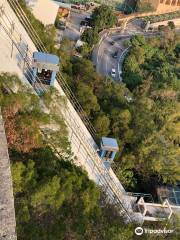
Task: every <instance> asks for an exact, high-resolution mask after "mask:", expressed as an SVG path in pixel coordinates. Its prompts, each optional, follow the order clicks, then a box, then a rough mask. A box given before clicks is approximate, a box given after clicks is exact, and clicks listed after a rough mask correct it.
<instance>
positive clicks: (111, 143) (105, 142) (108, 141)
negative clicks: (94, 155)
mask: <svg viewBox="0 0 180 240" xmlns="http://www.w3.org/2000/svg"><path fill="white" fill-rule="evenodd" d="M101 145H102V147H103V148H107V149H112V150H115V151H118V150H119V147H118V143H117V140H116V139H115V138H107V137H102V141H101Z"/></svg>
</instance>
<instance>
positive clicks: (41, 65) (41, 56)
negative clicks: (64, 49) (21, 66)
mask: <svg viewBox="0 0 180 240" xmlns="http://www.w3.org/2000/svg"><path fill="white" fill-rule="evenodd" d="M33 60H34V62H33V67H37V68H38V69H48V70H52V71H58V70H59V58H58V57H57V56H56V55H53V54H48V53H43V52H34V53H33Z"/></svg>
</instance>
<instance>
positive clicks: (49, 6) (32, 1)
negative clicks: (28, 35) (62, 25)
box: [26, 0, 59, 25]
mask: <svg viewBox="0 0 180 240" xmlns="http://www.w3.org/2000/svg"><path fill="white" fill-rule="evenodd" d="M26 5H27V6H28V7H30V8H31V10H32V13H33V15H34V16H35V17H36V18H37V19H38V20H39V21H41V22H42V23H43V24H44V25H49V24H54V23H55V20H56V16H57V13H58V9H59V6H58V5H57V4H56V3H55V2H53V1H52V0H26Z"/></svg>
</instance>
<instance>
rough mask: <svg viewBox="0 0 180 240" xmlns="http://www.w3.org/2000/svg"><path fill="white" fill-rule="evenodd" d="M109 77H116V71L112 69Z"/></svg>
mask: <svg viewBox="0 0 180 240" xmlns="http://www.w3.org/2000/svg"><path fill="white" fill-rule="evenodd" d="M111 77H113V78H115V77H116V69H115V68H112V70H111Z"/></svg>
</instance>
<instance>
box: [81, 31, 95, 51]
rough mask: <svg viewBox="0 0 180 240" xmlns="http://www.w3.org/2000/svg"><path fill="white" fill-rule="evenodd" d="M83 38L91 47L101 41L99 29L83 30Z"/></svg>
mask: <svg viewBox="0 0 180 240" xmlns="http://www.w3.org/2000/svg"><path fill="white" fill-rule="evenodd" d="M81 39H82V40H83V41H84V42H87V43H88V45H89V46H90V47H92V46H93V45H94V44H96V43H98V41H99V34H98V31H97V30H96V29H92V28H89V29H86V30H85V31H84V32H83V34H82V36H81Z"/></svg>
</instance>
